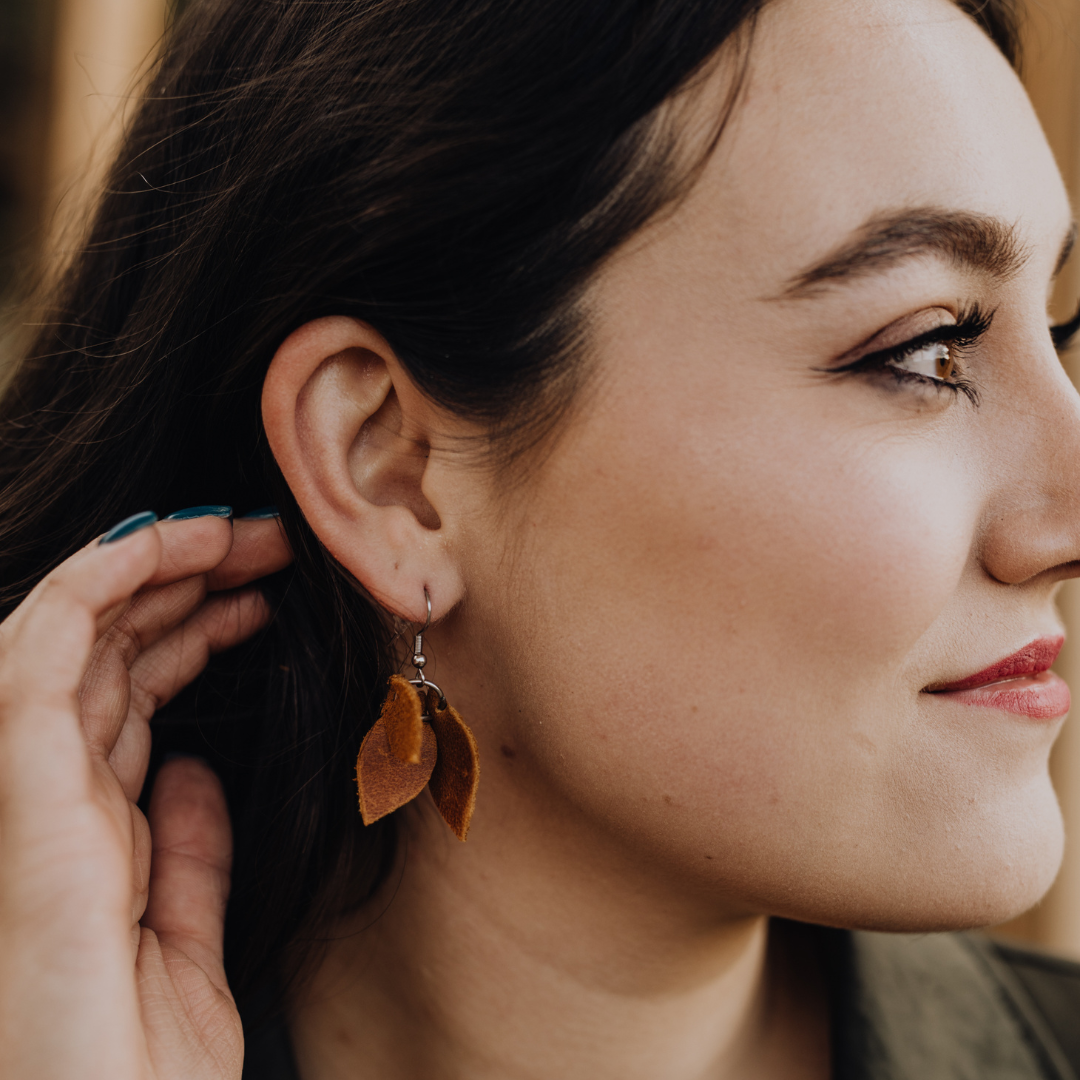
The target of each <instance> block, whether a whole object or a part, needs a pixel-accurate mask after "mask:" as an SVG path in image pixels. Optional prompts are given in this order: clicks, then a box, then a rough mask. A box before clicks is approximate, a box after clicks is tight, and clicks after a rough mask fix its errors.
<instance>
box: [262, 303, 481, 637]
mask: <svg viewBox="0 0 1080 1080" xmlns="http://www.w3.org/2000/svg"><path fill="white" fill-rule="evenodd" d="M262 415H263V425H264V427H265V430H266V436H267V439H268V440H269V442H270V448H271V450H272V451H273V453H274V458H275V459H276V460H277V463H278V467H279V468H280V469H281V471H282V474H283V475H284V477H285V481H286V483H287V484H288V485H289V488H290V489H291V491H292V493H293V495H294V497H295V498H296V501H297V504H298V505H299V507H300V510H301V512H302V513H303V515H304V517H305V518H306V519H307V521H308V524H309V525H311V527H312V529H314V531H315V533H316V535H317V536H318V537H319V540H320V541H322V543H323V544H324V545H325V547H326V548H327V550H328V551H329V552H330V554H331V555H333V556H334V558H335V559H337V561H338V562H339V563H341V565H342V566H344V567H345V568H346V569H347V570H348V571H349V572H350V573H351V574H352V575H353V576H354V577H355V578H356V579H357V580H358V581H359V582H360V583H361V584H362V585H363V586H364V587H365V588H366V589H367V590H368V591H369V592H370V593H371V595H372V596H374V597H375V599H376V600H377V601H378V602H379V603H380V604H382V605H383V606H384V607H386V608H388V609H389V610H390V611H392V612H394V613H395V614H398V615H401V616H403V617H404V618H407V619H409V620H411V621H413V622H423V621H424V620H425V619H426V618H427V606H426V602H425V599H424V590H425V589H427V591H428V594H429V595H430V597H431V605H432V615H433V616H434V617H435V618H439V617H441V616H442V615H445V614H446V612H447V611H449V610H450V608H452V607H453V606H454V605H455V604H456V603H457V602H458V601H459V600H460V599H461V598H462V596H463V593H464V587H463V583H462V578H461V575H460V572H459V568H458V566H457V563H456V561H455V560H454V558H453V556H452V554H451V551H450V546H449V544H448V543H447V529H446V528H445V526H444V522H443V515H442V514H440V509H442V510H448V509H451V508H450V506H449V499H448V498H447V500H446V501H447V505H445V506H443V507H440V505H439V504H440V502H441V501H442V500H441V499H440V495H441V494H442V493H441V492H439V491H433V490H430V487H431V485H430V484H427V485H426V486H425V479H426V474H428V473H429V471H430V470H429V469H428V450H429V445H430V435H431V430H432V425H433V423H434V421H435V412H434V407H433V406H432V405H431V404H430V402H428V401H427V399H426V398H424V396H423V395H422V394H420V392H419V391H418V390H417V388H416V387H415V385H414V384H413V383H412V381H411V379H410V378H409V376H408V374H407V373H406V372H405V369H404V368H403V367H402V365H401V364H400V362H399V361H398V359H397V357H396V356H395V354H394V351H393V349H391V348H390V345H389V344H388V343H387V341H386V340H385V339H384V338H383V337H382V335H381V334H379V333H378V332H377V331H376V330H374V329H373V328H372V327H371V326H369V325H368V324H367V323H364V322H360V321H359V320H357V319H350V318H346V317H344V316H332V317H328V318H322V319H315V320H314V321H312V322H309V323H306V324H305V325H304V326H302V327H300V328H299V329H298V330H296V331H294V332H293V333H292V334H290V335H289V337H288V338H286V340H285V341H284V342H283V343H282V345H281V347H280V348H279V349H278V351H277V353H276V354H275V355H274V359H273V360H272V361H271V363H270V368H269V370H268V371H267V374H266V381H265V383H264V384H263V393H262ZM451 514H452V511H451Z"/></svg>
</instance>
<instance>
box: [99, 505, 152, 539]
mask: <svg viewBox="0 0 1080 1080" xmlns="http://www.w3.org/2000/svg"><path fill="white" fill-rule="evenodd" d="M155 521H157V514H155V513H154V511H153V510H144V511H143V512H142V513H141V514H132V515H131V517H129V518H124V520H123V521H121V522H120V523H119V524H118V525H114V526H113V527H112V528H111V529H110V530H109V531H108V532H107V533H106V534H105V535H104V536H103V537H102V538H101V539H100V540H99V541H98V543H99V544H111V543H113V541H115V540H123V539H124V537H125V536H130V535H131V534H132V533H134V532H138V531H139V530H140V529H145V528H146V527H147V525H153V524H154V522H155Z"/></svg>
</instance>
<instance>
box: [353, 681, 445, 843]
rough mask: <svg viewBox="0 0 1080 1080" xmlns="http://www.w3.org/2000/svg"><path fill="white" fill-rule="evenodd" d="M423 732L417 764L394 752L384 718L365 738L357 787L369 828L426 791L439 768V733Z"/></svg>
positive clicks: (425, 727)
mask: <svg viewBox="0 0 1080 1080" xmlns="http://www.w3.org/2000/svg"><path fill="white" fill-rule="evenodd" d="M409 689H410V690H411V689H412V687H409ZM420 729H421V730H420V751H419V754H418V757H419V759H420V760H419V761H418V762H417V763H415V764H414V763H410V762H407V761H402V760H401V759H400V758H399V757H398V756H397V755H396V754H395V753H393V751H391V749H390V738H389V735H388V734H387V730H386V724H385V722H384V721H383V718H382V717H379V719H378V720H376V721H375V724H374V726H373V727H372V729H371V730H370V731H369V732H368V733H367V735H365V736H364V741H363V742H362V743H361V744H360V753H359V754H358V755H357V758H356V785H357V788H358V789H359V793H360V816H361V817H362V818H363V819H364V824H365V825H370V824H371V823H372V822H373V821H378V820H379V818H382V817H386V815H387V814H391V813H393V812H394V811H395V810H397V809H398V808H399V807H402V806H404V805H405V804H406V803H407V802H411V801H412V800H413V799H415V798H416V796H417V795H419V794H420V792H421V791H423V790H424V787H425V785H426V784H427V782H428V779H429V778H430V777H431V772H432V769H434V768H435V762H436V759H437V757H438V749H437V747H436V743H435V732H434V731H432V729H431V728H430V727H428V725H427V724H423V723H422V724H421V725H420Z"/></svg>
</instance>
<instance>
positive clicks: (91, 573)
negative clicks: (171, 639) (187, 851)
mask: <svg viewBox="0 0 1080 1080" xmlns="http://www.w3.org/2000/svg"><path fill="white" fill-rule="evenodd" d="M160 554H161V544H160V540H159V538H158V536H157V533H156V531H155V530H154V529H143V530H141V531H140V532H137V533H134V534H133V535H131V536H129V537H127V538H125V539H124V540H120V541H118V542H117V543H115V544H106V545H101V546H98V547H96V548H95V549H94V550H92V551H89V552H86V551H84V552H82V553H80V555H81V556H82V557H81V558H79V557H73V558H72V559H71V560H69V561H68V562H66V563H64V564H62V565H61V566H60V567H58V568H57V569H56V570H55V571H53V573H51V574H49V575H48V577H47V578H46V579H45V581H44V582H43V586H42V588H40V589H39V590H37V591H36V595H35V596H34V597H33V599H32V600H31V601H29V602H27V606H26V608H25V609H24V611H23V613H22V618H21V620H20V621H19V623H18V625H17V627H16V629H15V631H14V632H13V633H11V634H10V635H9V637H8V638H7V640H6V641H5V649H4V654H3V657H2V658H0V800H2V802H3V805H4V806H5V807H6V806H9V805H11V804H12V803H13V802H14V803H19V804H20V805H24V808H25V807H30V806H37V805H40V804H42V803H46V804H51V803H52V801H53V800H54V799H55V798H56V797H57V794H58V793H57V787H58V785H60V786H61V787H63V786H65V785H66V784H75V785H76V786H78V784H79V782H80V780H82V781H85V779H86V776H85V762H86V747H85V742H84V739H83V736H82V732H81V730H80V727H79V724H78V715H79V713H78V702H77V697H76V691H77V688H78V685H79V682H80V681H81V679H82V676H83V672H84V669H85V667H86V664H87V661H88V659H89V656H90V651H91V649H92V648H93V645H94V640H95V636H96V621H97V617H98V615H99V614H100V613H101V612H103V611H105V610H107V609H108V608H110V607H111V606H113V605H114V604H117V603H118V602H120V601H121V600H122V599H123V598H124V597H125V596H128V595H130V594H131V593H133V592H134V591H135V590H136V589H138V588H139V586H140V585H142V584H143V583H144V582H145V581H146V580H147V579H148V578H149V577H150V575H151V574H152V573H153V572H154V571H155V569H156V568H157V564H158V560H159V558H160ZM79 763H81V764H82V768H81V769H80V768H79ZM84 790H85V789H84Z"/></svg>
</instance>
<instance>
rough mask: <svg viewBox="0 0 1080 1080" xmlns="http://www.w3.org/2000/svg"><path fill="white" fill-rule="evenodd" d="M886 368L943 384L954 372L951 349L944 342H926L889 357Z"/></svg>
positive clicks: (954, 364)
mask: <svg viewBox="0 0 1080 1080" xmlns="http://www.w3.org/2000/svg"><path fill="white" fill-rule="evenodd" d="M885 363H886V366H888V367H891V368H896V369H897V370H899V371H906V372H909V373H910V374H912V375H921V376H922V377H923V378H925V379H936V380H937V381H939V382H945V381H947V380H948V379H951V378H952V377H953V375H954V373H955V372H956V363H955V361H954V360H953V355H952V348H951V347H950V345H949V343H948V342H946V341H927V342H925V343H924V344H922V345H916V346H914V347H911V348H908V349H907V350H905V351H903V352H900V353H899V354H898V355H896V356H892V357H890V358H889V359H888V360H887V361H886V362H885Z"/></svg>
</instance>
